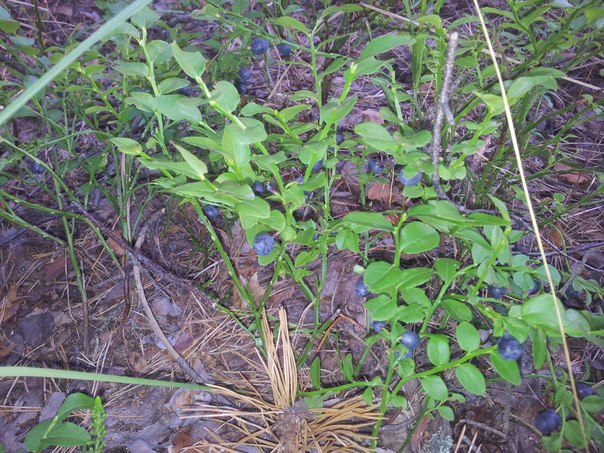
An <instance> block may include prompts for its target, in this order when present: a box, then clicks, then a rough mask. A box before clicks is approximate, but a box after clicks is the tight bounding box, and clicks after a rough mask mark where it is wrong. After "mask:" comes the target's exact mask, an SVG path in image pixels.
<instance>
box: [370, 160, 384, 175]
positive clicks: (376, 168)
mask: <svg viewBox="0 0 604 453" xmlns="http://www.w3.org/2000/svg"><path fill="white" fill-rule="evenodd" d="M367 169H368V170H369V171H370V172H371V173H373V174H374V175H381V174H382V172H383V171H384V169H383V168H382V166H381V165H380V164H378V162H377V160H375V159H371V158H369V159H367Z"/></svg>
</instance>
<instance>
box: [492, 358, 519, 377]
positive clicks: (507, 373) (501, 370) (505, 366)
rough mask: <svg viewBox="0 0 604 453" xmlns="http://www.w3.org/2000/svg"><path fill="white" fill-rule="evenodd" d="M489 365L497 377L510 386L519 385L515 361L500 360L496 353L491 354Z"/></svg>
mask: <svg viewBox="0 0 604 453" xmlns="http://www.w3.org/2000/svg"><path fill="white" fill-rule="evenodd" d="M491 363H492V364H493V368H495V371H497V374H499V376H501V377H502V378H503V379H505V380H506V381H508V382H510V383H511V384H514V385H520V370H519V369H518V364H517V363H516V361H515V360H505V359H502V358H501V356H500V355H499V353H498V352H492V353H491Z"/></svg>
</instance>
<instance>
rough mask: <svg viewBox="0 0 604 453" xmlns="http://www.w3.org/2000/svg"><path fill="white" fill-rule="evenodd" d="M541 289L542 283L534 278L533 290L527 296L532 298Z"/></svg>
mask: <svg viewBox="0 0 604 453" xmlns="http://www.w3.org/2000/svg"><path fill="white" fill-rule="evenodd" d="M540 289H541V282H540V281H539V280H537V279H536V278H534V279H533V287H532V288H531V289H529V290H528V292H527V293H526V294H527V296H532V295H533V294H537V293H538V292H539V290H540Z"/></svg>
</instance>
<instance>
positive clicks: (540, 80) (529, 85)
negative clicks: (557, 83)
mask: <svg viewBox="0 0 604 453" xmlns="http://www.w3.org/2000/svg"><path fill="white" fill-rule="evenodd" d="M552 80H555V79H554V78H553V77H551V76H536V77H518V78H517V79H516V80H514V82H512V85H510V87H509V88H508V90H507V95H508V97H509V98H510V100H514V99H518V98H520V97H522V96H523V95H524V94H526V93H528V92H529V91H531V90H532V89H533V88H535V87H536V86H539V85H543V84H544V83H545V82H548V81H552Z"/></svg>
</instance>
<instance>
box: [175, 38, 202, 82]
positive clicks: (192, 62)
mask: <svg viewBox="0 0 604 453" xmlns="http://www.w3.org/2000/svg"><path fill="white" fill-rule="evenodd" d="M172 54H173V55H174V59H175V60H176V62H177V63H178V66H180V67H181V68H182V70H183V71H184V72H185V74H186V75H188V76H189V77H191V78H192V79H196V78H197V77H201V76H202V75H203V73H204V71H205V69H206V59H205V58H204V56H203V55H202V54H201V53H200V52H185V51H184V50H182V49H181V48H180V47H178V44H176V41H174V42H173V43H172Z"/></svg>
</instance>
